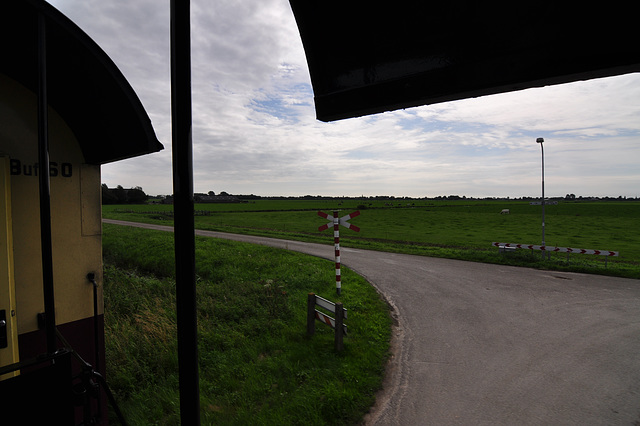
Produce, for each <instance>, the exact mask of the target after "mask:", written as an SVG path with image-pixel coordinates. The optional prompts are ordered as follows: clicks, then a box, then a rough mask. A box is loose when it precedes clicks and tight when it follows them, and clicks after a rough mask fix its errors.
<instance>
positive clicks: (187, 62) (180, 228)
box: [171, 0, 200, 425]
mask: <svg viewBox="0 0 640 426" xmlns="http://www.w3.org/2000/svg"><path fill="white" fill-rule="evenodd" d="M189 14H190V5H189V0H171V118H172V120H171V123H172V153H173V195H174V197H173V209H174V231H175V232H174V235H175V237H174V238H175V259H176V311H177V320H178V365H179V373H180V379H179V381H180V418H181V422H182V424H183V425H199V424H200V388H199V379H198V341H197V317H196V294H195V290H196V287H195V231H194V219H193V154H192V146H191V144H192V141H191V125H192V111H191V41H190V37H191V34H190V16H189Z"/></svg>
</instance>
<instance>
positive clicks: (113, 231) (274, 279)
mask: <svg viewBox="0 0 640 426" xmlns="http://www.w3.org/2000/svg"><path fill="white" fill-rule="evenodd" d="M103 250H104V259H105V271H104V294H105V332H106V345H107V346H106V356H107V380H108V381H109V384H110V386H111V388H112V390H113V391H114V393H115V395H116V398H117V400H118V401H119V404H120V407H121V409H122V410H123V412H124V414H125V417H126V418H127V420H128V421H129V422H130V424H132V425H149V424H157V425H175V424H179V396H178V371H177V365H178V364H177V362H178V360H177V343H176V316H175V278H174V277H175V272H174V266H173V265H174V260H173V256H174V253H173V235H172V234H169V233H164V232H159V231H150V230H143V229H136V228H129V227H119V226H114V225H108V224H105V225H104V235H103ZM196 257H197V261H196V265H197V271H196V273H197V303H198V339H199V363H200V364H199V369H200V392H201V395H200V399H201V401H200V405H201V410H202V411H201V418H202V424H216V425H247V424H252V425H274V424H291V425H295V424H300V425H338V424H340V425H345V424H357V423H358V422H359V421H360V420H361V418H362V416H363V415H364V414H365V413H366V412H367V411H368V409H369V407H370V406H371V404H372V403H373V402H374V394H375V392H376V391H377V390H378V389H379V388H380V386H381V381H382V375H383V372H384V365H385V362H386V360H387V357H388V350H389V339H390V328H391V319H390V315H389V310H388V307H387V305H386V304H385V303H384V302H383V301H382V300H381V299H380V297H379V295H378V294H377V293H376V292H375V290H374V289H373V288H372V287H371V285H369V284H368V283H367V282H366V281H365V280H364V279H363V278H362V277H360V276H358V275H357V274H355V273H353V272H352V271H350V270H348V269H346V268H343V281H344V282H345V283H348V284H347V285H348V291H343V292H342V295H341V296H340V297H337V296H336V295H335V275H334V269H333V263H332V262H329V261H326V260H322V259H318V258H313V257H309V256H305V255H301V254H297V253H294V252H290V251H285V250H278V249H273V248H268V247H263V246H255V245H250V244H243V243H237V242H231V241H225V240H216V239H210V238H197V240H196ZM309 292H314V293H316V294H318V295H320V296H324V297H326V298H328V299H331V300H334V301H340V302H342V303H343V304H344V306H345V308H347V309H348V311H349V316H348V320H347V321H346V323H347V325H348V327H349V334H348V337H346V339H345V349H344V351H342V352H339V353H338V352H335V351H334V348H333V331H332V330H331V329H329V328H328V327H323V326H322V325H321V324H318V326H317V328H316V335H315V336H313V337H311V338H310V337H308V336H307V335H306V300H307V294H308V293H309ZM113 423H114V424H117V422H116V420H115V419H114V420H113Z"/></svg>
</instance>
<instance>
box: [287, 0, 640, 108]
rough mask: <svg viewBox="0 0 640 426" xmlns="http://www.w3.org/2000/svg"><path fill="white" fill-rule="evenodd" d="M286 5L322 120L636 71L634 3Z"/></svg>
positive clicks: (308, 1)
mask: <svg viewBox="0 0 640 426" xmlns="http://www.w3.org/2000/svg"><path fill="white" fill-rule="evenodd" d="M290 4H291V7H292V10H293V12H294V15H295V18H296V21H297V24H298V28H299V31H300V36H301V38H302V43H303V45H304V49H305V53H306V56H307V62H308V65H309V71H310V74H311V82H312V85H313V90H314V95H315V105H316V113H317V117H318V119H319V120H322V121H332V120H338V119H343V118H349V117H357V116H362V115H367V114H373V113H378V112H383V111H389V110H394V109H398V108H407V107H412V106H418V105H425V104H432V103H437V102H444V101H451V100H456V99H463V98H469V97H476V96H481V95H488V94H494V93H500V92H507V91H514V90H520V89H525V88H530V87H536V86H544V85H551V84H558V83H567V82H571V81H576V80H583V79H590V78H597V77H605V76H612V75H617V74H624V73H630V72H637V71H640V43H638V42H637V37H638V32H637V18H636V14H635V12H634V10H635V6H634V4H633V2H621V1H618V0H614V1H609V2H565V1H558V0H553V1H549V0H540V1H535V2H524V1H510V2H478V1H475V0H466V1H464V0H463V1H460V0H458V1H456V0H449V1H439V2H434V1H425V0H397V1H393V2H372V1H359V0H355V1H336V0H322V1H319V0H290Z"/></svg>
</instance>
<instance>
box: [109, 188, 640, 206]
mask: <svg viewBox="0 0 640 426" xmlns="http://www.w3.org/2000/svg"><path fill="white" fill-rule="evenodd" d="M215 196H218V197H235V198H237V199H239V200H243V201H250V200H261V199H264V200H336V199H342V200H384V201H386V200H434V201H457V200H522V201H533V200H539V199H540V197H530V196H522V197H520V198H517V197H516V198H512V197H467V196H465V195H462V196H460V195H439V196H436V197H396V196H394V195H373V196H364V195H362V196H360V197H347V196H340V197H332V196H325V195H301V196H286V195H282V196H261V195H255V194H249V195H246V194H244V195H243V194H239V195H238V194H235V195H234V194H229V193H228V192H226V191H221V192H219V193H218V194H216V193H215V192H214V191H209V192H208V193H206V194H205V193H198V192H196V193H194V201H195V202H196V203H197V202H199V201H201V200H202V199H205V198H207V197H215ZM170 198H173V195H156V196H150V195H147V194H146V193H145V192H144V190H143V189H142V188H141V187H139V186H136V187H133V188H129V189H125V188H123V187H122V185H118V186H117V187H116V188H109V187H108V186H107V185H106V184H104V183H103V184H102V204H140V203H145V202H147V201H148V200H149V199H160V200H164V199H170ZM547 199H549V200H565V201H584V200H602V201H625V200H628V201H637V200H640V197H626V196H621V195H620V196H618V197H583V196H582V195H580V196H576V195H575V194H567V195H565V196H564V197H548V198H547Z"/></svg>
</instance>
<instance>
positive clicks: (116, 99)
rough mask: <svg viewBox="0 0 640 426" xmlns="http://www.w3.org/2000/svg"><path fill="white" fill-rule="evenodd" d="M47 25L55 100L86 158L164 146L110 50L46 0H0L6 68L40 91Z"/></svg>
mask: <svg viewBox="0 0 640 426" xmlns="http://www.w3.org/2000/svg"><path fill="white" fill-rule="evenodd" d="M39 12H40V13H43V14H44V16H45V18H46V26H47V82H48V83H47V86H48V100H49V104H50V105H51V106H52V107H53V108H54V109H55V110H56V111H57V112H58V113H59V114H60V115H61V116H62V117H63V119H64V120H65V121H66V122H67V123H68V124H69V126H70V127H71V129H72V130H73V132H74V133H75V135H76V137H77V138H78V141H79V142H80V145H81V149H82V152H83V154H84V157H85V161H87V162H88V163H90V164H104V163H108V162H112V161H116V160H121V159H125V158H130V157H135V156H138V155H142V154H148V153H151V152H156V151H160V150H161V149H163V146H162V144H161V143H160V142H159V141H158V139H157V138H156V135H155V132H154V130H153V127H152V125H151V120H150V119H149V116H148V115H147V113H146V112H145V110H144V108H143V106H142V103H141V102H140V100H139V98H138V97H137V95H136V94H135V92H134V91H133V89H132V88H131V86H130V85H129V83H128V82H127V81H126V79H125V78H124V76H123V75H122V73H121V72H120V70H118V68H117V67H116V65H115V64H114V63H113V61H112V60H111V59H110V58H109V57H108V56H107V55H106V53H105V52H104V51H103V50H102V49H101V48H100V47H99V46H98V45H97V44H96V43H95V42H94V41H93V40H91V38H89V36H88V35H87V34H86V33H84V32H83V31H82V30H81V29H80V28H78V26H77V25H75V24H74V23H73V22H72V21H71V20H69V19H68V18H67V17H65V16H64V15H63V14H62V13H60V12H59V11H58V10H56V9H55V8H54V7H52V6H51V5H49V4H47V3H46V2H44V1H41V0H2V1H1V2H0V46H1V47H0V73H3V74H6V75H8V76H9V77H11V78H13V79H14V80H17V81H18V82H20V83H21V84H23V85H24V86H26V87H27V88H29V89H30V90H32V91H34V92H36V93H37V82H38V79H37V75H38V65H37V46H38V44H37V34H38V30H37V28H38V27H37V23H38V13H39Z"/></svg>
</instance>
